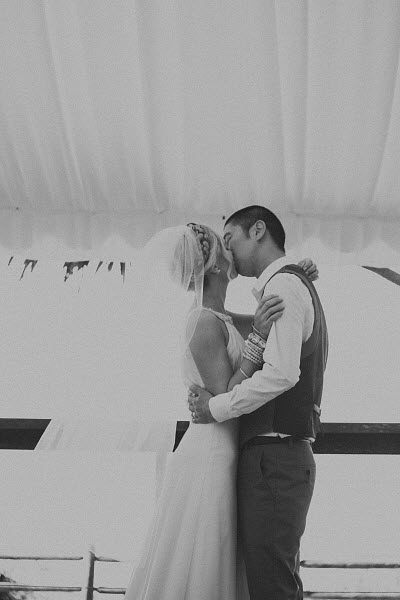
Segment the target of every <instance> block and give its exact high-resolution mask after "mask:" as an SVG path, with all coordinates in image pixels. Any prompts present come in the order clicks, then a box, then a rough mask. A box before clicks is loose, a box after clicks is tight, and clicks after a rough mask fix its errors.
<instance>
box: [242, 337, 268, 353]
mask: <svg viewBox="0 0 400 600" xmlns="http://www.w3.org/2000/svg"><path fill="white" fill-rule="evenodd" d="M244 345H245V348H248V349H249V350H250V352H254V353H256V354H259V355H260V356H262V355H263V354H264V350H265V346H260V345H258V344H255V343H254V342H253V341H252V340H251V339H250V338H247V340H246V341H245V343H244Z"/></svg>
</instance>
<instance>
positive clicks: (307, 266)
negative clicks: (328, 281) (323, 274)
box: [297, 258, 319, 281]
mask: <svg viewBox="0 0 400 600" xmlns="http://www.w3.org/2000/svg"><path fill="white" fill-rule="evenodd" d="M297 266H299V267H301V268H302V269H303V271H304V272H305V274H306V275H307V277H309V279H311V281H315V280H316V279H318V278H319V272H318V267H317V265H316V264H315V262H314V261H313V260H312V259H311V258H303V260H301V261H300V262H298V263H297Z"/></svg>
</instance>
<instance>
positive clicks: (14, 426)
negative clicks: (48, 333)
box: [0, 419, 400, 454]
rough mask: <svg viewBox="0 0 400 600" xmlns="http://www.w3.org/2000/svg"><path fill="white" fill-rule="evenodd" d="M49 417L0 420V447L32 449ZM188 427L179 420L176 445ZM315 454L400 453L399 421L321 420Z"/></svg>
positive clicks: (186, 422) (185, 422)
mask: <svg viewBox="0 0 400 600" xmlns="http://www.w3.org/2000/svg"><path fill="white" fill-rule="evenodd" d="M49 423H50V419H0V449H8V450H12V449H14V450H33V449H34V448H35V446H36V444H37V443H38V441H39V439H40V437H41V436H42V435H43V433H44V431H45V429H46V427H47V425H48V424H49ZM188 426H189V422H188V421H178V423H177V427H176V439H175V447H177V445H178V444H179V442H180V440H181V439H182V437H183V435H184V433H185V431H186V430H187V428H188ZM313 451H314V452H315V453H316V454H400V423H323V424H322V431H321V433H319V434H318V436H317V440H316V442H315V443H314V444H313Z"/></svg>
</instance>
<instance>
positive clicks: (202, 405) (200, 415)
mask: <svg viewBox="0 0 400 600" xmlns="http://www.w3.org/2000/svg"><path fill="white" fill-rule="evenodd" d="M210 398H212V394H210V392H208V391H207V390H204V389H203V388H201V387H199V386H198V385H191V386H190V388H189V393H188V403H189V410H190V412H191V413H192V423H201V424H203V423H215V422H216V420H215V419H214V417H213V416H212V414H211V411H210V407H209V402H210Z"/></svg>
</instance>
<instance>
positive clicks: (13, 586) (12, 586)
mask: <svg viewBox="0 0 400 600" xmlns="http://www.w3.org/2000/svg"><path fill="white" fill-rule="evenodd" d="M1 590H7V591H19V592H81V591H82V588H81V587H75V586H57V585H26V584H22V583H8V582H7V583H3V582H0V591H1Z"/></svg>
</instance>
